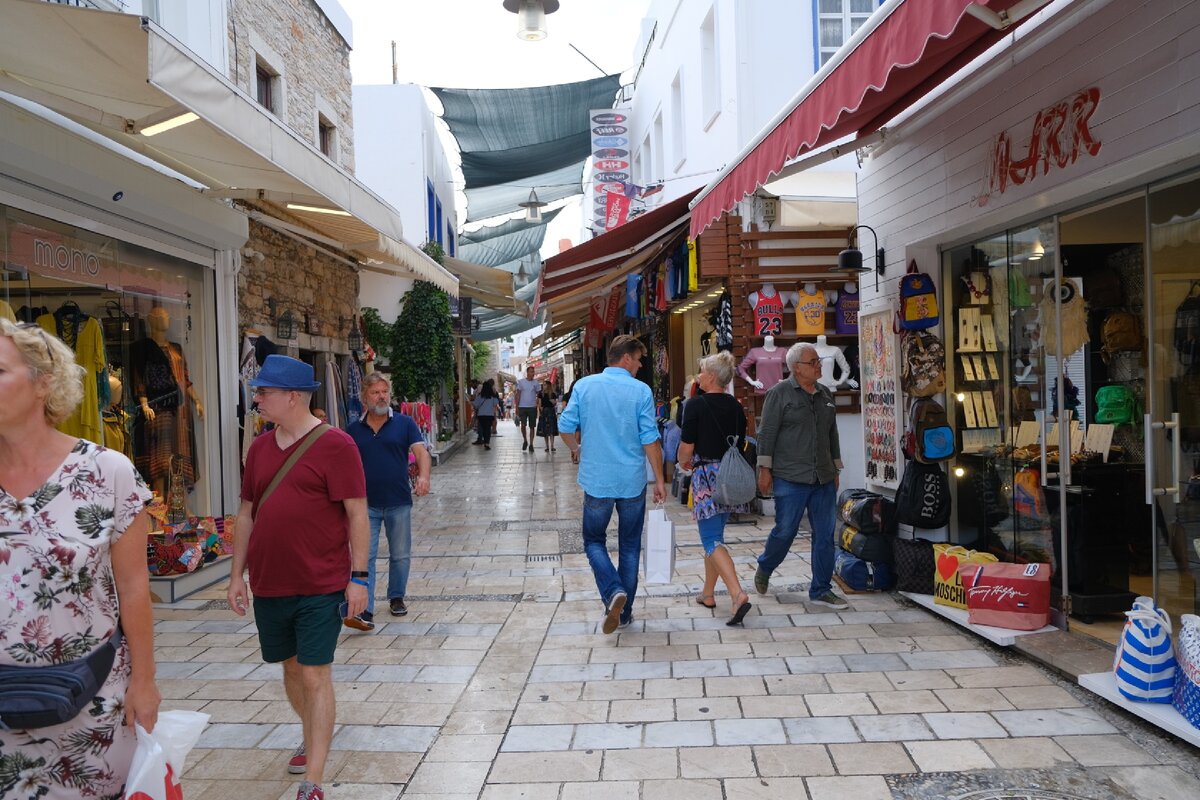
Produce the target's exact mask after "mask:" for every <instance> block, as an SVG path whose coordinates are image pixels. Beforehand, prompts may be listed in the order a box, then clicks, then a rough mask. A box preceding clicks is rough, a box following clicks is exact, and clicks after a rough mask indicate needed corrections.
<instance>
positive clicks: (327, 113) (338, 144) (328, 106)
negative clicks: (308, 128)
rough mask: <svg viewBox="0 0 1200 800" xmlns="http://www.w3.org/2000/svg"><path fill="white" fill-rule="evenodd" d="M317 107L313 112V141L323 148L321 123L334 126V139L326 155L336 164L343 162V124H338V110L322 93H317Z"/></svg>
mask: <svg viewBox="0 0 1200 800" xmlns="http://www.w3.org/2000/svg"><path fill="white" fill-rule="evenodd" d="M314 105H315V106H316V109H315V110H314V112H313V141H315V142H316V143H317V149H318V150H320V149H321V123H322V122H324V123H325V124H326V125H328V126H329V127H331V128H333V132H332V137H333V138H332V141H331V142H330V148H329V152H328V153H326V154H325V155H326V157H327V158H328V159H329V160H330V161H332V162H333V163H335V164H341V163H342V162H341V155H342V126H341V125H339V124H338V115H337V112H336V111H334V110H333V103H330V102H329V101H328V100H326V99H325V98H324V97H323V96H322V95H319V94H318V95H316V97H315V103H314Z"/></svg>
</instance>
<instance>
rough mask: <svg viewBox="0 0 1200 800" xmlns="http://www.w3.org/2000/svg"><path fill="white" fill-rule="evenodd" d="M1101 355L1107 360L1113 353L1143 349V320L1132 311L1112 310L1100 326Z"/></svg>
mask: <svg viewBox="0 0 1200 800" xmlns="http://www.w3.org/2000/svg"><path fill="white" fill-rule="evenodd" d="M1100 343H1101V350H1100V355H1101V357H1102V358H1103V359H1104V360H1105V361H1106V362H1107V361H1108V360H1109V358H1111V357H1112V354H1113V353H1119V352H1126V351H1130V350H1135V351H1136V350H1141V349H1142V320H1141V318H1140V317H1138V315H1137V314H1134V313H1133V312H1132V311H1112V312H1109V315H1108V316H1107V317H1105V318H1104V324H1103V325H1102V326H1101V327H1100Z"/></svg>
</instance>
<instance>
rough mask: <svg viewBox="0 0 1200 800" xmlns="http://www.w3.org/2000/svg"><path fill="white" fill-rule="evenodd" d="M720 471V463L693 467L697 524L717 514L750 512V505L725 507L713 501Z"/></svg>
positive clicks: (693, 491)
mask: <svg viewBox="0 0 1200 800" xmlns="http://www.w3.org/2000/svg"><path fill="white" fill-rule="evenodd" d="M720 471H721V462H720V461H696V462H694V463H693V465H692V519H694V520H696V521H697V522H699V521H700V520H702V519H708V518H709V517H715V516H716V515H717V514H726V513H733V514H745V513H748V512H749V511H750V504H749V503H743V504H742V505H740V506H723V505H720V504H719V503H717V502H716V501H715V500H713V492H714V490H715V489H716V485H717V473H718V472H720Z"/></svg>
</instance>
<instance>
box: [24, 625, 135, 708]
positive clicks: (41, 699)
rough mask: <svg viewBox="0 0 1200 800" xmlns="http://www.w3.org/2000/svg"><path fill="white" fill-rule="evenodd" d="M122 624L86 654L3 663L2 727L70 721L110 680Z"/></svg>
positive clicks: (119, 644) (119, 642)
mask: <svg viewBox="0 0 1200 800" xmlns="http://www.w3.org/2000/svg"><path fill="white" fill-rule="evenodd" d="M120 646H121V626H120V625H117V629H116V630H115V631H113V635H112V636H111V637H110V638H109V640H108V641H107V642H105V643H104V644H102V645H100V647H99V648H97V649H96V650H95V651H94V652H92V653H91V654H90V655H88V656H87V657H86V658H81V659H79V660H78V661H68V662H67V663H65V664H45V665H39V666H36V667H22V666H8V665H6V666H0V729H5V730H35V729H37V728H49V727H51V726H53V725H61V724H63V723H64V722H70V721H71V720H73V719H75V717H77V716H79V712H81V711H83V709H84V707H85V706H86V705H87V704H88V703H90V702H92V698H93V697H95V696H96V694H97V693H98V692H99V691H100V687H101V686H103V685H104V682H105V681H106V680H108V674H109V673H110V672H112V667H113V662H114V661H115V660H116V657H117V648H118V647H120Z"/></svg>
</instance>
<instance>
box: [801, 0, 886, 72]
mask: <svg viewBox="0 0 1200 800" xmlns="http://www.w3.org/2000/svg"><path fill="white" fill-rule="evenodd" d="M877 5H878V2H877V0H816V2H815V3H814V5H813V14H814V16H815V17H816V20H815V22H816V25H815V28H816V31H817V37H816V38H817V47H816V57H817V58H816V69H818V70H819V69H820V68H821V67H822V66H824V64H825V62H826V61H828V60H829V58H830V57H831V56H832V55H833V54H834V53H836V52H837V51H838V50H839V49H840V48H841V46H842V45H843V44H845V43H846V42H847V41H848V40H849V39H850V37H851V36H853V35H854V32H855V31H856V30H858V29H859V28H860V27H861V26H862V24H863V23H864V22H866V21H867V18H868V17H870V16H871V14H873V13H874V12H875V7H876V6H877Z"/></svg>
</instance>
